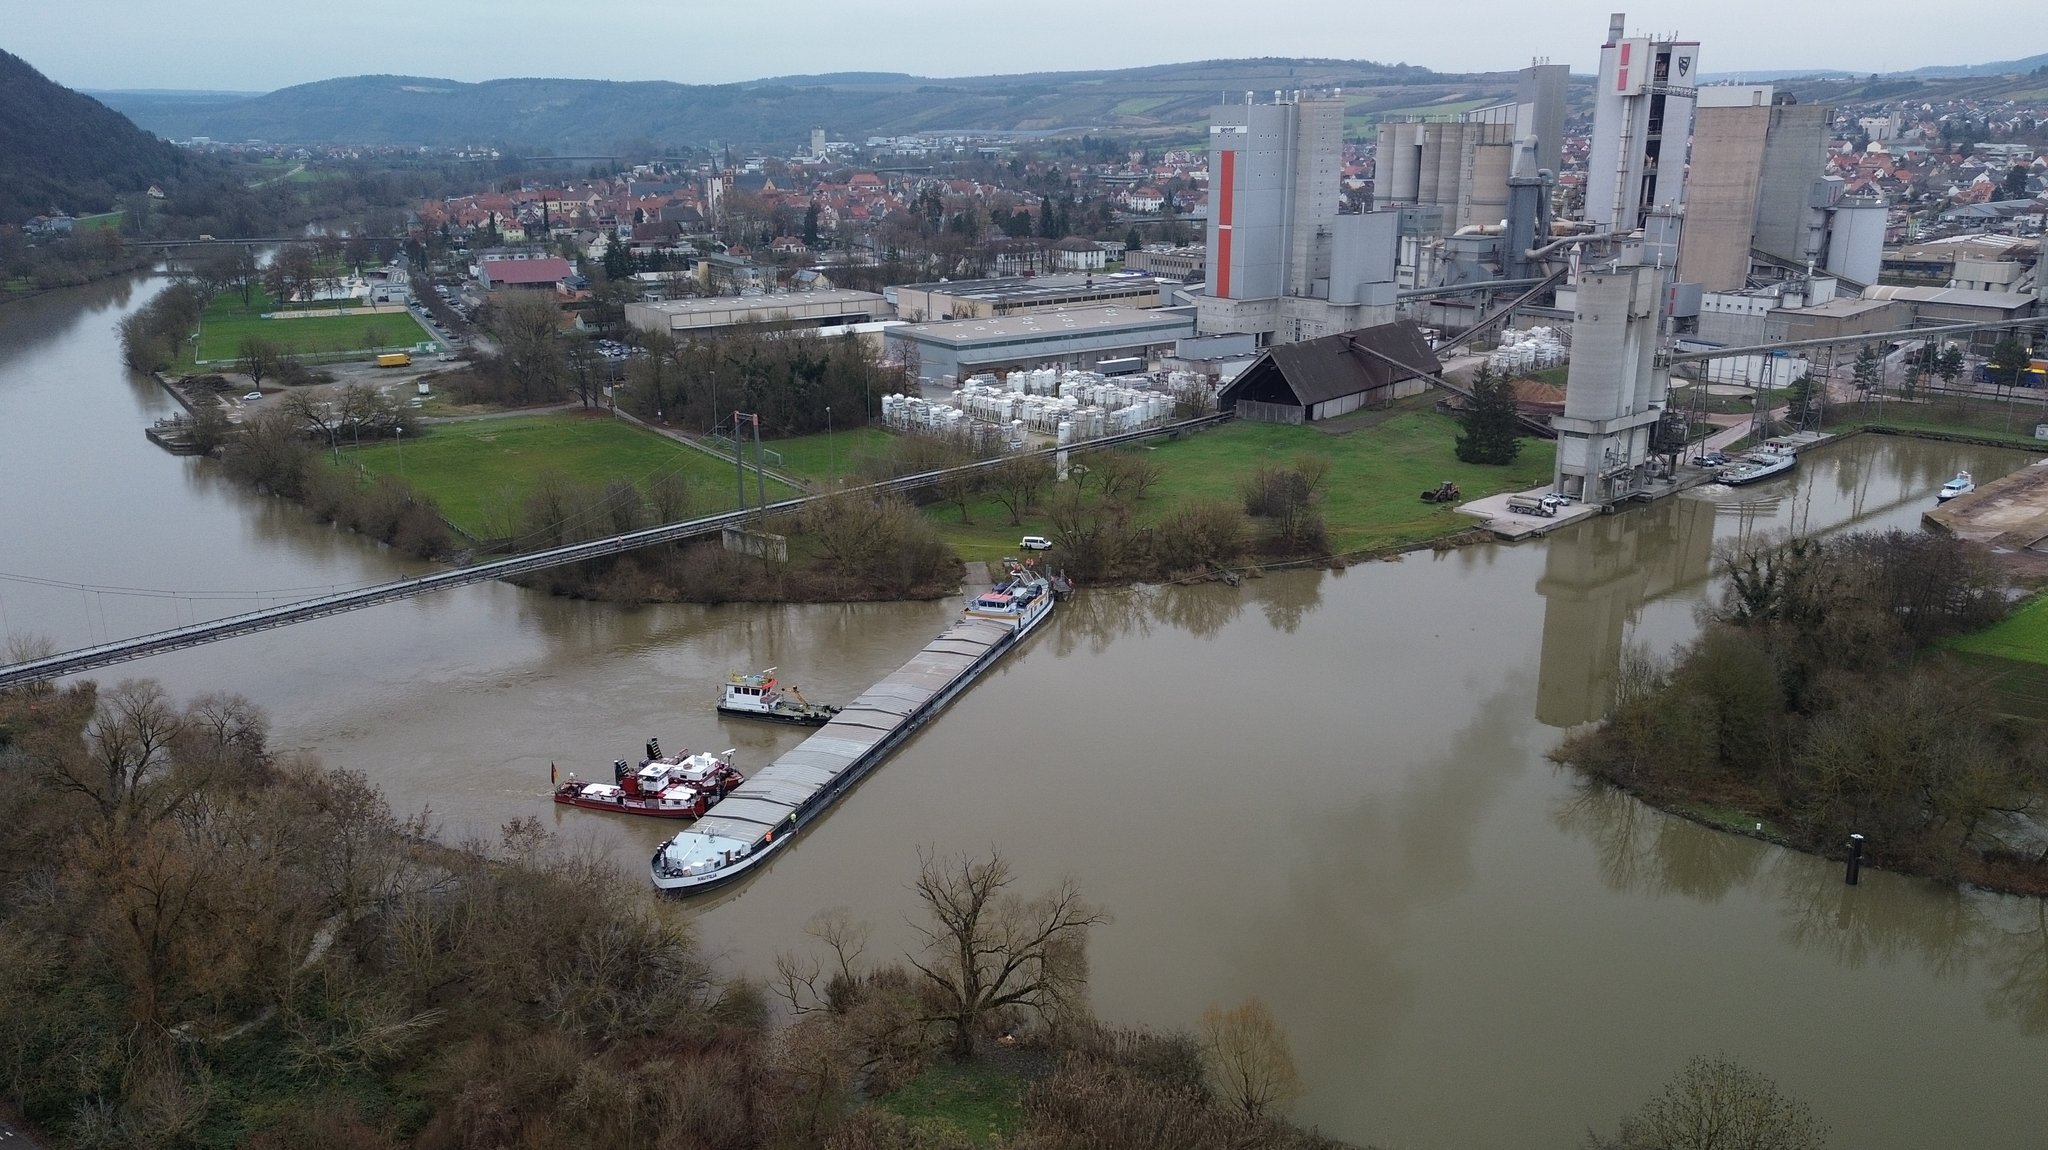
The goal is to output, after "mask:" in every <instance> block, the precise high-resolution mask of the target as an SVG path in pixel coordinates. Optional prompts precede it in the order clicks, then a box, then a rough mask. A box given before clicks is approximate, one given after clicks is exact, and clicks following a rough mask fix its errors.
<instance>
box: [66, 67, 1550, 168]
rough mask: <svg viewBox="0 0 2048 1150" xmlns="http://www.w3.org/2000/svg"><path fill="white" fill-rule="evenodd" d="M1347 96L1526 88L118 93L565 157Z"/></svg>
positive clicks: (1269, 84)
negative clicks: (1282, 97) (201, 96)
mask: <svg viewBox="0 0 2048 1150" xmlns="http://www.w3.org/2000/svg"><path fill="white" fill-rule="evenodd" d="M1331 87H1341V88H1343V89H1344V90H1345V93H1346V96H1347V100H1348V101H1349V103H1350V104H1351V105H1352V109H1351V111H1352V117H1353V119H1352V123H1351V126H1352V129H1353V130H1354V131H1359V130H1362V128H1363V126H1364V124H1365V122H1366V121H1367V119H1369V118H1370V117H1371V116H1372V115H1374V114H1375V113H1378V112H1383V111H1395V110H1400V111H1411V110H1420V109H1422V108H1425V107H1428V106H1431V105H1462V106H1467V107H1469V106H1471V105H1472V104H1473V103H1476V102H1485V101H1490V100H1495V99H1500V98H1503V97H1506V96H1509V95H1511V94H1512V92H1513V89H1514V78H1513V77H1512V76H1510V75H1503V74H1481V75H1474V76H1451V75H1442V74H1438V73H1433V72H1430V71H1429V70H1427V69H1424V68H1415V67H1410V66H1407V65H1388V64H1377V63H1373V62H1371V61H1362V60H1298V59H1256V60H1209V61H1200V62H1196V63H1186V64H1168V65H1158V66H1153V67H1146V68H1131V69H1122V70H1117V71H1102V72H1046V73H1034V74H1025V75H1013V76H977V77H966V78H960V79H945V80H936V79H930V78H927V77H919V76H906V75H900V74H893V73H838V74H833V75H824V76H794V77H783V78H779V79H770V80H760V81H754V82H750V83H744V84H718V85H705V84H677V83H670V82H666V81H646V82H615V81H603V80H559V79H512V80H491V81H486V82H483V83H477V84H469V83H462V82H458V81H454V80H442V79H434V78H430V77H418V76H351V77H345V78H341V79H334V80H322V81H319V82H317V83H312V84H301V85H298V86H296V87H291V88H284V89H281V90H279V91H276V92H271V93H267V94H265V95H262V96H258V97H255V98H253V99H243V100H232V99H229V100H206V101H192V100H184V101H180V100H175V99H170V98H166V97H165V95H164V94H161V93H106V94H105V95H106V98H107V99H108V101H109V102H110V103H112V104H114V106H116V107H119V108H121V109H122V110H124V111H127V112H128V113H129V114H130V115H133V116H135V117H136V119H137V121H138V122H140V123H142V124H143V125H145V126H147V127H148V128H150V129H151V130H153V131H156V132H158V133H160V134H162V135H164V136H167V137H170V138H185V137H189V136H195V135H198V136H211V137H213V138H214V139H225V140H242V139H262V140H269V141H273V142H278V143H294V144H327V143H352V144H426V145H443V146H457V145H463V144H504V145H510V146H513V147H519V148H542V149H549V150H553V151H557V152H572V151H591V150H596V151H609V150H612V149H617V148H621V147H634V146H639V147H645V146H648V145H655V146H663V145H698V146H702V145H706V144H710V143H714V142H716V143H729V144H733V145H735V146H753V145H760V146H764V147H789V146H792V145H794V144H796V143H797V142H799V141H801V140H802V139H803V138H804V137H805V135H806V134H807V133H808V132H809V130H810V128H811V127H812V126H813V125H823V126H825V127H826V128H827V129H828V130H829V131H830V132H831V133H832V134H833V136H834V137H835V138H839V139H864V138H866V137H867V136H870V135H902V134H908V133H913V132H921V131H946V130H956V129H959V130H968V129H978V130H1001V131H1014V132H1051V131H1059V130H1089V129H1094V130H1103V131H1117V132H1123V133H1135V132H1150V133H1158V134H1162V135H1181V136H1186V137H1188V138H1190V139H1192V138H1193V136H1194V135H1195V134H1196V133H1197V132H1198V131H1199V127H1200V125H1201V124H1202V123H1203V122H1204V120H1205V119H1206V117H1207V115H1208V108H1209V107H1210V105H1212V104H1214V103H1215V102H1216V100H1217V99H1218V98H1219V97H1220V96H1222V95H1223V94H1225V93H1228V94H1229V95H1230V96H1231V97H1232V98H1242V93H1244V92H1246V91H1254V92H1258V93H1260V94H1261V95H1262V96H1265V95H1268V94H1270V93H1271V92H1272V90H1274V89H1276V88H1278V89H1294V88H1331Z"/></svg>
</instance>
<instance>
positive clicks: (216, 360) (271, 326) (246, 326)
mask: <svg viewBox="0 0 2048 1150" xmlns="http://www.w3.org/2000/svg"><path fill="white" fill-rule="evenodd" d="M270 310H272V304H271V301H270V296H269V295H268V293H266V292H264V291H263V290H262V289H261V288H258V289H257V290H255V291H253V292H251V293H250V294H249V303H248V304H247V305H244V304H243V303H242V296H241V293H240V292H232V291H229V292H222V293H221V294H220V295H218V296H215V297H214V300H213V302H212V303H211V304H208V305H207V308H206V315H205V317H204V318H202V319H201V320H200V322H199V360H200V362H202V363H206V364H212V365H220V364H225V363H229V362H231V361H233V360H234V358H235V357H236V356H238V355H240V354H241V351H242V341H243V340H245V339H248V338H249V337H250V336H260V337H261V338H263V339H267V340H269V341H270V342H272V343H274V344H276V345H278V346H279V347H281V348H283V349H284V350H285V351H286V352H288V353H290V354H293V355H304V354H321V353H328V352H348V351H359V352H362V354H363V355H364V356H365V357H366V358H367V357H368V356H369V355H370V353H371V351H372V350H373V349H374V348H380V347H382V348H410V347H412V346H413V345H414V344H417V343H420V342H422V341H423V340H428V339H432V338H433V337H432V336H430V335H429V334H428V333H427V331H426V329H425V328H422V327H421V326H420V325H419V323H418V321H416V320H414V319H413V318H412V316H411V314H409V313H405V312H388V313H384V314H381V315H379V314H365V315H341V316H310V317H307V318H305V319H265V318H263V315H264V313H265V312H268V311H270Z"/></svg>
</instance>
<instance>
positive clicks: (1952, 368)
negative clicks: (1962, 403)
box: [1934, 343, 1963, 384]
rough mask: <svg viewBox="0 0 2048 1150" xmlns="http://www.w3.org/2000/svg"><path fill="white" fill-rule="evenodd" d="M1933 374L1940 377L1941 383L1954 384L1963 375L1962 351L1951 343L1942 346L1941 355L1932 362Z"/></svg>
mask: <svg viewBox="0 0 2048 1150" xmlns="http://www.w3.org/2000/svg"><path fill="white" fill-rule="evenodd" d="M1934 374H1936V375H1938V376H1940V377H1941V382H1943V383H1945V384H1954V383H1955V381H1956V378H1957V377H1958V376H1960V375H1962V374H1963V349H1962V348H1961V347H1958V346H1957V345H1955V344H1952V343H1945V344H1943V345H1942V346H1941V354H1940V355H1938V356H1936V357H1935V360H1934Z"/></svg>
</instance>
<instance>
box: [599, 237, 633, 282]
mask: <svg viewBox="0 0 2048 1150" xmlns="http://www.w3.org/2000/svg"><path fill="white" fill-rule="evenodd" d="M632 275H633V252H632V249H630V248H628V247H627V246H626V242H625V241H624V240H621V239H619V238H618V237H617V236H613V237H612V238H611V239H610V240H608V241H606V243H605V245H604V278H606V279H608V280H610V281H612V282H613V283H623V282H624V281H626V280H627V279H630V278H631V277H632Z"/></svg>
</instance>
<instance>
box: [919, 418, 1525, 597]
mask: <svg viewBox="0 0 2048 1150" xmlns="http://www.w3.org/2000/svg"><path fill="white" fill-rule="evenodd" d="M1457 434H1458V425H1457V422H1456V421H1455V420H1452V419H1451V418H1449V417H1448V416H1443V415H1438V414H1437V413H1435V412H1433V411H1422V410H1411V411H1404V412H1399V413H1396V414H1393V415H1392V416H1391V417H1389V418H1387V419H1386V420H1385V421H1384V422H1381V423H1379V424H1378V425H1377V426H1372V427H1359V428H1358V429H1357V430H1354V431H1351V432H1350V433H1348V434H1342V435H1332V434H1328V433H1326V432H1323V431H1319V430H1315V429H1312V428H1307V427H1286V426H1282V425H1279V424H1271V423H1230V424H1226V425H1224V426H1222V427H1219V428H1216V429H1214V430H1211V431H1204V432H1200V433H1198V434H1195V435H1190V436H1187V437H1185V438H1182V439H1179V440H1171V441H1154V442H1155V443H1157V444H1158V446H1156V447H1154V448H1151V449H1150V450H1151V457H1152V459H1153V460H1154V461H1155V462H1157V463H1158V464H1159V467H1160V472H1161V475H1160V479H1159V483H1158V484H1157V485H1156V486H1155V487H1153V488H1152V490H1151V491H1150V492H1149V493H1147V495H1146V497H1145V499H1144V500H1143V502H1141V503H1140V504H1139V505H1138V512H1137V514H1138V519H1139V520H1140V521H1141V522H1147V523H1150V522H1156V521H1157V520H1158V519H1159V518H1161V517H1162V516H1164V515H1165V514H1166V513H1167V512H1169V511H1171V510H1172V509H1173V508H1175V507H1177V506H1179V505H1181V504H1184V503H1186V502H1187V501H1189V500H1196V499H1206V500H1216V501H1221V502H1225V503H1237V502H1238V501H1239V500H1240V498H1241V495H1240V492H1239V484H1240V483H1242V482H1243V480H1244V479H1245V478H1246V477H1248V476H1250V475H1251V473H1252V471H1253V469H1254V468H1256V467H1257V466H1258V465H1259V464H1260V463H1272V464H1278V465H1281V466H1285V465H1286V464H1287V463H1288V461H1289V460H1291V459H1293V458H1294V456H1296V455H1299V454H1310V455H1318V456H1321V457H1323V458H1325V459H1328V460H1329V461H1330V473H1329V478H1328V479H1327V480H1326V482H1325V487H1324V502H1323V515H1324V518H1325V519H1326V521H1327V522H1328V524H1329V530H1330V544H1331V549H1332V550H1333V551H1334V552H1337V553H1345V552H1353V551H1366V550H1373V549H1377V548H1382V547H1399V546H1404V545H1407V544H1411V543H1418V542H1421V541H1423V540H1427V539H1433V538H1437V537H1440V536H1444V535H1448V534H1452V533H1454V532H1457V531H1460V530H1464V529H1466V528H1470V527H1473V526H1476V525H1477V524H1478V520H1475V519H1471V518H1467V517H1465V516H1462V515H1458V514H1457V513H1456V512H1454V511H1452V510H1450V509H1449V508H1447V507H1439V506H1437V505H1435V504H1430V503H1424V502H1422V500H1421V499H1420V498H1419V496H1420V495H1421V493H1422V491H1423V489H1424V488H1434V487H1435V486H1436V485H1437V484H1439V483H1441V482H1443V481H1444V480H1446V479H1449V480H1452V481H1454V482H1456V483H1457V484H1458V486H1459V487H1460V488H1461V489H1463V491H1464V493H1465V497H1466V498H1467V499H1473V498H1477V497H1479V496H1481V495H1486V494H1490V493H1493V492H1496V491H1512V490H1522V489H1525V488H1529V487H1534V486H1536V485H1538V484H1541V483H1545V482H1548V481H1549V479H1550V474H1551V466H1552V461H1553V460H1554V459H1555V458H1556V447H1555V445H1553V444H1551V443H1550V442H1548V441H1546V440H1540V439H1524V440H1523V441H1522V454H1521V457H1520V458H1518V459H1517V460H1516V461H1515V462H1514V463H1512V464H1510V465H1508V466H1506V467H1485V466H1480V465H1477V464H1470V463H1461V462H1459V461H1458V458H1457V456H1456V455H1454V454H1453V453H1452V449H1451V448H1452V443H1453V441H1454V440H1455V439H1456V438H1457ZM1135 450H1139V451H1144V450H1147V449H1146V448H1143V447H1140V448H1136V449H1135ZM1086 460H1087V457H1086V456H1085V455H1083V456H1080V457H1078V459H1077V461H1078V462H1081V463H1084V464H1085V463H1086ZM928 513H929V514H930V515H931V516H932V517H933V519H934V520H935V521H936V522H937V523H938V525H939V530H940V532H941V533H942V534H943V535H944V536H945V537H946V540H947V542H949V543H950V544H952V546H953V549H954V550H955V551H957V552H959V554H960V556H961V558H963V559H983V560H987V559H995V558H999V557H1001V556H1004V555H1015V554H1016V553H1017V540H1018V539H1019V538H1020V537H1021V536H1024V535H1050V534H1051V533H1052V531H1051V526H1050V524H1049V523H1048V522H1047V521H1046V520H1045V518H1044V517H1043V516H1042V515H1026V516H1024V517H1023V519H1024V521H1023V523H1021V524H1012V523H1011V522H1010V513H1009V512H1008V511H1007V510H1005V509H1004V508H1003V507H1002V506H1001V505H1000V504H998V503H996V502H995V501H994V500H983V501H981V502H979V503H976V504H972V505H970V507H969V515H968V518H969V519H970V520H971V522H968V523H962V522H961V520H960V510H959V508H957V507H953V506H949V505H948V506H934V507H932V508H931V509H930V510H929V512H928Z"/></svg>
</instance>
